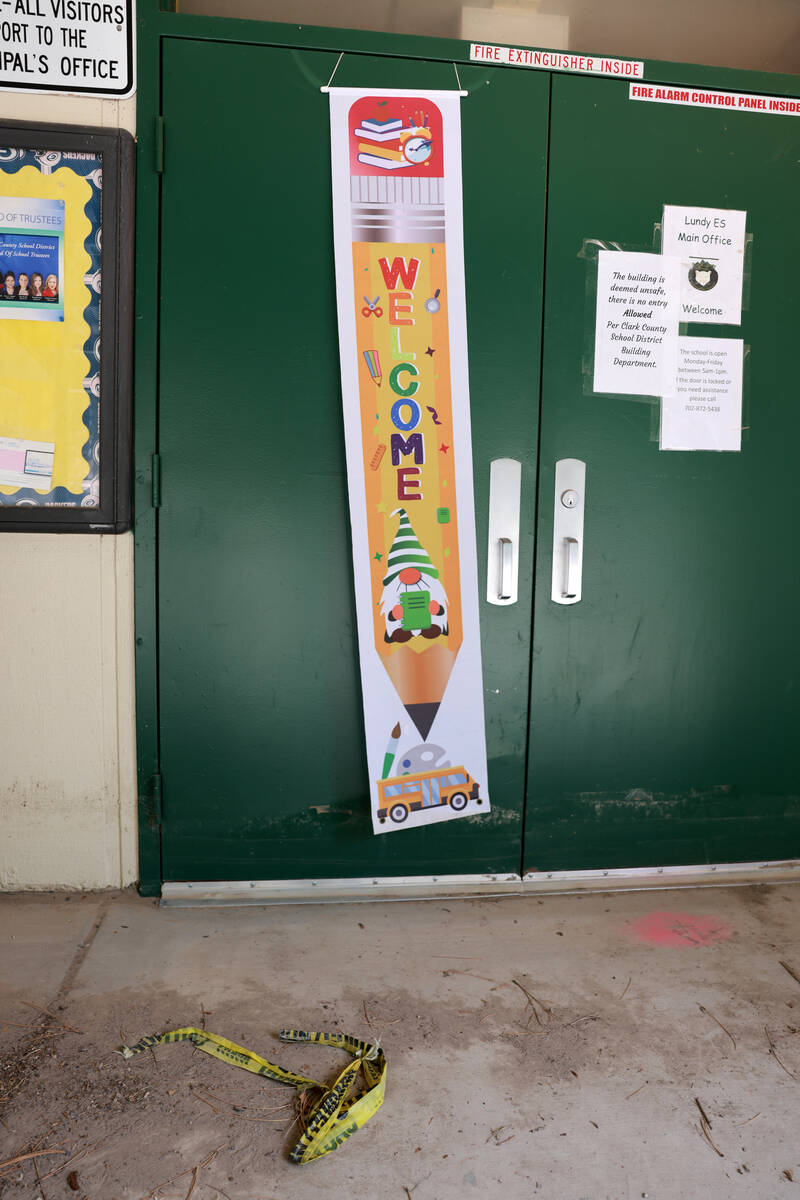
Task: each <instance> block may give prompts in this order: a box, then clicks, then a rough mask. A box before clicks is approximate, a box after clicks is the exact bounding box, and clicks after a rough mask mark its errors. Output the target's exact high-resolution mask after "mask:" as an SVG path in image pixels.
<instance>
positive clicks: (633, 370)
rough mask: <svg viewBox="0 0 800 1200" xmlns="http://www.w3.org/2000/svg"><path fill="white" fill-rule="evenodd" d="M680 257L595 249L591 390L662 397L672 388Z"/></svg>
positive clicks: (675, 358)
mask: <svg viewBox="0 0 800 1200" xmlns="http://www.w3.org/2000/svg"><path fill="white" fill-rule="evenodd" d="M680 266H681V263H680V259H679V258H670V257H667V256H666V255H662V254H643V253H639V252H628V251H621V252H618V251H613V250H601V251H600V253H599V254H598V256H597V312H596V318H595V343H594V390H595V391H596V392H616V393H621V394H622V395H626V396H663V395H665V394H666V393H667V392H668V391H669V390H671V389H672V388H673V387H674V383H675V377H676V372H677V354H678V348H677V345H678V320H679V316H678V307H679V300H678V297H679V294H680Z"/></svg>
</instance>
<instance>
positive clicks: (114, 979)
mask: <svg viewBox="0 0 800 1200" xmlns="http://www.w3.org/2000/svg"><path fill="white" fill-rule="evenodd" d="M799 934H800V888H799V887H797V885H790V884H789V885H778V886H773V887H768V886H761V887H743V888H720V889H697V890H683V891H672V892H669V891H663V892H630V893H622V894H620V893H618V894H613V895H574V896H566V895H565V896H548V897H547V898H544V899H542V898H540V899H537V898H535V897H524V898H521V897H514V898H510V899H495V900H467V901H458V900H448V901H446V902H438V901H428V902H411V903H404V904H392V903H383V904H381V903H373V904H360V905H356V904H348V905H340V906H339V905H337V906H327V907H322V906H320V907H317V906H314V907H310V906H294V907H283V908H238V909H236V908H227V909H208V908H207V909H186V910H180V909H159V908H158V907H157V906H156V905H155V904H154V903H153V902H152V901H148V900H143V899H141V898H139V897H137V896H135V895H133V894H128V893H125V894H115V895H113V896H108V895H87V896H80V895H72V896H67V895H64V894H53V895H38V896H36V895H28V896H6V897H2V898H0V944H2V960H1V962H0V1050H2V1052H3V1069H2V1071H0V1100H3V1103H2V1105H0V1118H2V1122H3V1124H2V1126H0V1135H2V1147H1V1148H0V1162H5V1161H6V1160H8V1159H10V1158H15V1157H17V1156H18V1155H24V1154H31V1153H36V1154H37V1155H38V1157H35V1158H27V1159H23V1160H21V1161H19V1162H17V1163H14V1164H11V1165H10V1166H8V1167H0V1197H2V1198H3V1200H20V1198H22V1197H24V1198H25V1200H31V1198H38V1197H42V1198H43V1200H55V1198H59V1200H60V1198H62V1197H67V1196H76V1197H78V1200H81V1197H83V1198H84V1200H145V1198H149V1200H157V1198H158V1200H166V1198H167V1197H177V1198H179V1200H185V1198H186V1197H187V1196H189V1194H191V1197H192V1200H210V1198H211V1197H216V1196H222V1197H226V1198H229V1200H276V1198H277V1197H281V1198H284V1197H286V1196H291V1197H292V1198H293V1200H307V1198H308V1200H310V1198H311V1197H314V1198H316V1197H318V1196H319V1194H320V1191H321V1190H322V1189H324V1191H325V1192H326V1193H327V1194H330V1195H336V1196H357V1197H364V1198H366V1200H373V1198H377V1197H380V1200H393V1198H395V1197H396V1198H397V1200H407V1198H411V1200H451V1198H455V1197H459V1200H463V1198H464V1197H467V1200H468V1198H469V1197H471V1196H475V1197H495V1196H497V1197H500V1196H503V1197H504V1198H510V1200H514V1198H516V1197H519V1198H520V1200H522V1198H523V1197H524V1198H526V1200H528V1198H530V1197H540V1196H541V1197H543V1198H545V1200H633V1198H636V1200H638V1198H641V1197H649V1198H653V1200H682V1198H686V1200H697V1197H704V1198H716V1197H720V1198H723V1197H724V1198H726V1200H727V1198H728V1197H743V1198H744V1197H747V1198H748V1200H754V1198H758V1200H761V1198H763V1200H768V1198H769V1200H772V1198H773V1197H774V1198H775V1200H783V1198H784V1197H785V1198H786V1200H791V1197H792V1196H793V1195H794V1194H797V1195H798V1197H799V1198H800V1128H799V1126H800V982H798V981H797V980H796V979H795V978H793V976H792V975H791V974H790V972H789V971H788V970H787V969H786V968H785V967H784V966H782V965H781V963H782V962H783V963H786V964H787V966H788V967H790V968H792V970H794V971H795V972H796V974H797V975H798V976H799V977H800V938H799V937H798V935H799ZM514 981H516V982H514ZM518 985H521V986H518ZM523 989H526V990H527V992H528V993H530V996H531V997H535V1001H533V1000H529V999H528V997H526V995H525V993H524V992H523ZM32 1005H38V1006H39V1008H35V1007H31V1006H32ZM44 1008H47V1009H50V1011H51V1013H52V1014H54V1016H53V1017H49V1016H47V1015H46V1014H43V1013H42V1012H41V1011H40V1009H44ZM204 1019H205V1023H206V1027H207V1028H208V1029H209V1030H211V1031H213V1032H215V1033H220V1034H223V1035H224V1036H226V1037H228V1038H231V1039H232V1040H234V1041H237V1042H240V1043H241V1044H243V1045H245V1046H247V1047H248V1048H250V1049H252V1050H255V1051H257V1052H258V1053H261V1054H263V1055H264V1056H265V1057H267V1058H270V1059H272V1060H273V1061H277V1062H279V1063H281V1064H282V1065H284V1066H287V1067H295V1068H297V1069H300V1070H302V1069H304V1068H306V1069H308V1070H309V1071H310V1073H311V1075H317V1076H318V1077H319V1076H320V1075H321V1077H322V1078H331V1076H332V1075H334V1074H335V1073H336V1071H337V1068H340V1067H341V1065H343V1063H344V1061H346V1059H345V1057H344V1056H343V1055H342V1054H341V1053H339V1052H336V1051H331V1050H327V1049H322V1048H319V1047H309V1048H306V1047H299V1046H283V1045H281V1044H280V1043H279V1042H278V1041H277V1039H276V1037H275V1033H276V1031H277V1030H278V1029H279V1028H280V1027H281V1026H286V1025H289V1026H294V1027H297V1028H305V1029H341V1030H344V1031H346V1032H348V1033H352V1034H355V1035H357V1036H360V1037H367V1038H369V1037H373V1036H376V1035H377V1036H379V1037H380V1040H381V1044H382V1045H383V1047H384V1048H385V1051H386V1056H387V1060H388V1064H389V1072H388V1085H387V1095H386V1103H385V1104H384V1106H383V1108H382V1109H381V1111H380V1112H379V1113H378V1114H377V1115H376V1116H375V1117H374V1118H373V1120H371V1121H370V1122H369V1123H368V1124H367V1125H366V1126H365V1127H364V1128H363V1129H362V1130H360V1131H359V1132H358V1133H357V1134H356V1135H355V1137H354V1138H353V1139H352V1140H351V1141H350V1142H349V1143H348V1144H347V1145H346V1146H345V1147H344V1148H342V1149H341V1150H339V1151H337V1152H336V1153H334V1154H331V1155H329V1156H328V1157H327V1158H324V1159H321V1160H319V1161H317V1162H315V1163H312V1164H309V1165H307V1166H305V1167H296V1166H293V1165H292V1164H291V1163H289V1162H288V1161H287V1159H286V1149H287V1147H288V1146H289V1145H290V1144H291V1142H292V1135H291V1132H290V1129H289V1126H290V1124H291V1122H292V1119H293V1110H292V1108H291V1106H290V1107H286V1108H281V1107H279V1106H281V1105H286V1104H291V1100H292V1092H291V1090H290V1089H286V1088H282V1087H281V1086H280V1085H278V1084H274V1083H270V1082H268V1081H264V1080H262V1079H260V1078H258V1077H255V1076H252V1075H249V1074H246V1073H245V1072H243V1071H239V1070H236V1069H235V1068H233V1067H231V1066H229V1065H227V1064H224V1063H221V1062H218V1061H217V1060H215V1059H212V1058H209V1057H208V1056H207V1055H204V1054H201V1053H199V1052H197V1051H196V1050H194V1049H193V1048H192V1047H191V1046H190V1045H187V1044H183V1045H171V1046H163V1047H159V1048H158V1049H157V1050H156V1051H155V1052H154V1053H152V1054H151V1053H146V1054H143V1055H141V1056H138V1057H136V1058H134V1059H132V1060H130V1061H125V1060H123V1059H122V1058H121V1057H120V1056H118V1055H116V1054H114V1050H115V1048H116V1047H118V1046H119V1044H120V1042H121V1040H122V1039H123V1038H125V1039H127V1040H128V1041H131V1042H132V1041H135V1040H136V1039H137V1038H139V1037H141V1036H142V1035H144V1034H148V1033H155V1032H159V1031H162V1030H164V1029H169V1028H174V1027H177V1026H181V1025H199V1024H201V1022H202V1021H203V1020H204ZM11 1022H15V1024H11ZM22 1026H27V1028H22ZM65 1026H70V1027H71V1029H72V1030H76V1031H79V1032H71V1031H70V1030H69V1029H66V1028H65ZM700 1106H702V1109H703V1112H704V1114H705V1117H706V1118H707V1121H708V1124H707V1125H705V1123H704V1118H703V1117H702V1116H701V1112H700ZM704 1131H705V1132H704ZM295 1132H296V1127H295ZM217 1148H219V1149H218V1153H217V1154H216V1156H215V1157H213V1159H212V1160H211V1161H210V1162H208V1163H207V1165H204V1166H203V1165H199V1164H202V1163H203V1162H204V1161H205V1160H207V1159H208V1157H209V1156H210V1155H211V1154H212V1152H213V1151H215V1150H217ZM195 1168H196V1169H195ZM170 1181H171V1182H170Z"/></svg>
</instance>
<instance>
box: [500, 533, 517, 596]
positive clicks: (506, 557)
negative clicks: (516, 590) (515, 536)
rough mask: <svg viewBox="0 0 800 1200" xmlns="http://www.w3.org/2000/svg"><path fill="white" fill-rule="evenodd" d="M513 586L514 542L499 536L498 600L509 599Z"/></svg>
mask: <svg viewBox="0 0 800 1200" xmlns="http://www.w3.org/2000/svg"><path fill="white" fill-rule="evenodd" d="M513 587H514V543H513V542H512V541H511V538H506V537H503V538H500V595H499V596H498V597H497V599H498V600H510V599H511V592H512V590H513Z"/></svg>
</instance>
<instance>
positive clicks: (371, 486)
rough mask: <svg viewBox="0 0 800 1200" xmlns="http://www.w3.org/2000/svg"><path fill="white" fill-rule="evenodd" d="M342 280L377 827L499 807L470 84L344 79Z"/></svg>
mask: <svg viewBox="0 0 800 1200" xmlns="http://www.w3.org/2000/svg"><path fill="white" fill-rule="evenodd" d="M330 105H331V149H332V174H333V222H334V242H335V255H336V285H337V287H336V290H337V297H338V299H337V304H338V316H339V345H340V356H341V371H342V397H343V404H344V428H345V442H346V448H347V472H348V484H349V494H350V520H351V526H352V534H353V563H354V573H355V596H356V609H357V618H358V641H359V655H360V663H361V681H362V687H363V695H364V725H365V730H366V744H367V762H368V768H369V777H370V791H371V798H372V819H373V828H374V830H375V832H376V833H387V832H390V831H392V830H397V829H408V828H413V827H414V826H418V825H424V824H431V823H433V822H437V821H446V820H449V819H452V818H454V817H459V816H474V815H476V814H479V813H485V812H487V811H488V810H489V796H488V789H487V768H486V741H485V731H484V715H483V680H482V672H481V654H480V631H479V626H478V572H477V560H476V554H475V513H474V506H473V482H472V448H471V447H472V444H471V434H470V418H469V387H468V377H467V333H466V305H465V296H464V248H463V227H462V207H461V123H460V108H459V105H460V100H459V97H458V94H457V93H453V92H424V93H419V92H406V91H393V90H389V91H367V90H364V89H354V88H353V89H351V88H332V89H331V91H330Z"/></svg>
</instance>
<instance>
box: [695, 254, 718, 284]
mask: <svg viewBox="0 0 800 1200" xmlns="http://www.w3.org/2000/svg"><path fill="white" fill-rule="evenodd" d="M718 281H719V275H718V274H717V271H716V269H715V268H714V267H713V266H712V264H711V263H710V262H706V261H705V259H702V260H701V261H700V262H696V263H692V265H691V267H690V268H689V283H690V284H691V285H692V287H693V288H697V290H698V292H710V291H711V289H712V288H713V287H716V286H717V282H718Z"/></svg>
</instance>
